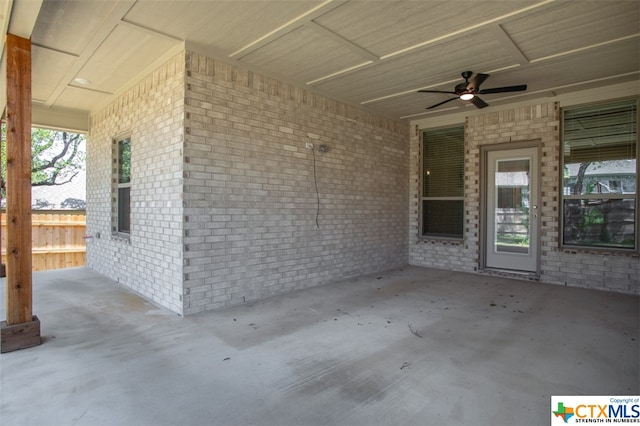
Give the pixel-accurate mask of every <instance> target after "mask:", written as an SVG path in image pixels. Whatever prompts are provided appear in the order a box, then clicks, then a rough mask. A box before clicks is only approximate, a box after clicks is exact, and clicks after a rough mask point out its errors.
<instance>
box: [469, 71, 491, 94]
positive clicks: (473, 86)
mask: <svg viewBox="0 0 640 426" xmlns="http://www.w3.org/2000/svg"><path fill="white" fill-rule="evenodd" d="M487 78H489V74H476V75H474V76H473V77H471V81H469V84H467V90H468V91H470V92H477V91H478V89H480V85H481V84H482V82H484V81H485V80H486V79H487Z"/></svg>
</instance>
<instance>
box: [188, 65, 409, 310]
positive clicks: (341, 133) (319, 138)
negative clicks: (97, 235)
mask: <svg viewBox="0 0 640 426" xmlns="http://www.w3.org/2000/svg"><path fill="white" fill-rule="evenodd" d="M186 69H187V77H186V106H185V108H186V110H185V111H186V120H185V133H186V134H185V146H184V156H185V164H184V300H185V306H184V310H185V313H196V312H200V311H203V310H208V309H215V308H219V307H224V306H229V305H234V304H238V303H243V302H247V301H252V300H257V299H261V298H264V297H268V296H272V295H275V294H279V293H283V292H287V291H291V290H294V289H300V288H305V287H309V286H313V285H317V284H322V283H326V282H329V281H332V280H336V279H341V278H345V277H350V276H356V275H359V274H363V273H370V272H373V271H381V270H385V269H389V268H393V267H398V266H402V265H405V264H407V261H408V257H407V256H408V249H407V247H408V246H407V232H406V230H407V227H408V215H407V210H406V206H407V204H408V199H407V191H406V182H407V180H408V178H409V176H408V147H407V144H406V141H407V127H406V125H404V124H401V123H398V122H395V121H392V120H389V119H386V118H382V117H378V116H375V115H373V114H369V113H367V112H364V111H362V110H359V109H357V108H354V107H351V106H349V105H345V104H343V103H340V102H337V101H334V100H331V99H328V98H325V97H322V96H319V95H317V94H314V93H312V92H309V91H306V90H304V89H301V88H298V87H295V86H291V85H287V84H284V83H282V82H279V81H277V80H274V79H271V78H268V77H265V76H262V75H259V74H255V73H253V72H250V71H246V70H242V69H240V68H237V67H234V66H231V65H228V64H225V63H222V62H219V61H216V60H214V59H212V58H208V57H206V56H202V55H199V54H196V53H192V52H187V58H186ZM307 142H311V143H313V144H314V145H315V147H316V148H315V152H311V151H309V150H307V149H306V148H305V143H307ZM321 144H326V145H327V146H328V147H329V151H328V152H326V153H322V152H319V151H318V147H319V145H321ZM314 154H315V166H316V167H315V171H314ZM316 177H317V185H318V192H319V198H320V213H319V216H318V224H319V227H318V226H316V209H317V198H316V188H315V178H316Z"/></svg>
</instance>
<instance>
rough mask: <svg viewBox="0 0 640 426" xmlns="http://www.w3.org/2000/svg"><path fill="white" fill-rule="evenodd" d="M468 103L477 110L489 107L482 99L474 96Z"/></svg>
mask: <svg viewBox="0 0 640 426" xmlns="http://www.w3.org/2000/svg"><path fill="white" fill-rule="evenodd" d="M469 102H471V103H472V104H474V105H475V106H477V107H478V108H484V107H488V106H489V104H488V103H486V102H485V101H483V100H482V99H480V98H479V97H477V96H474V97H473V99H471V100H470V101H469Z"/></svg>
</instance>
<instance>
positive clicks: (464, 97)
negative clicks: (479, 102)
mask: <svg viewBox="0 0 640 426" xmlns="http://www.w3.org/2000/svg"><path fill="white" fill-rule="evenodd" d="M474 97H475V95H474V94H473V93H463V94H462V95H460V99H462V100H463V101H470V100H471V99H473V98H474Z"/></svg>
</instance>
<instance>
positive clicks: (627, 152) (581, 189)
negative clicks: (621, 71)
mask: <svg viewBox="0 0 640 426" xmlns="http://www.w3.org/2000/svg"><path fill="white" fill-rule="evenodd" d="M637 127H638V100H637V99H630V100H623V101H617V102H611V103H607V104H599V105H591V106H585V107H581V108H571V109H566V110H563V114H562V170H563V190H562V218H563V220H562V243H563V245H566V246H585V247H590V248H594V247H602V248H608V249H611V248H615V249H626V250H637V249H638V244H637V232H638V226H637V224H638V213H637V210H638V209H637V187H638V163H637V158H638V131H637Z"/></svg>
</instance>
